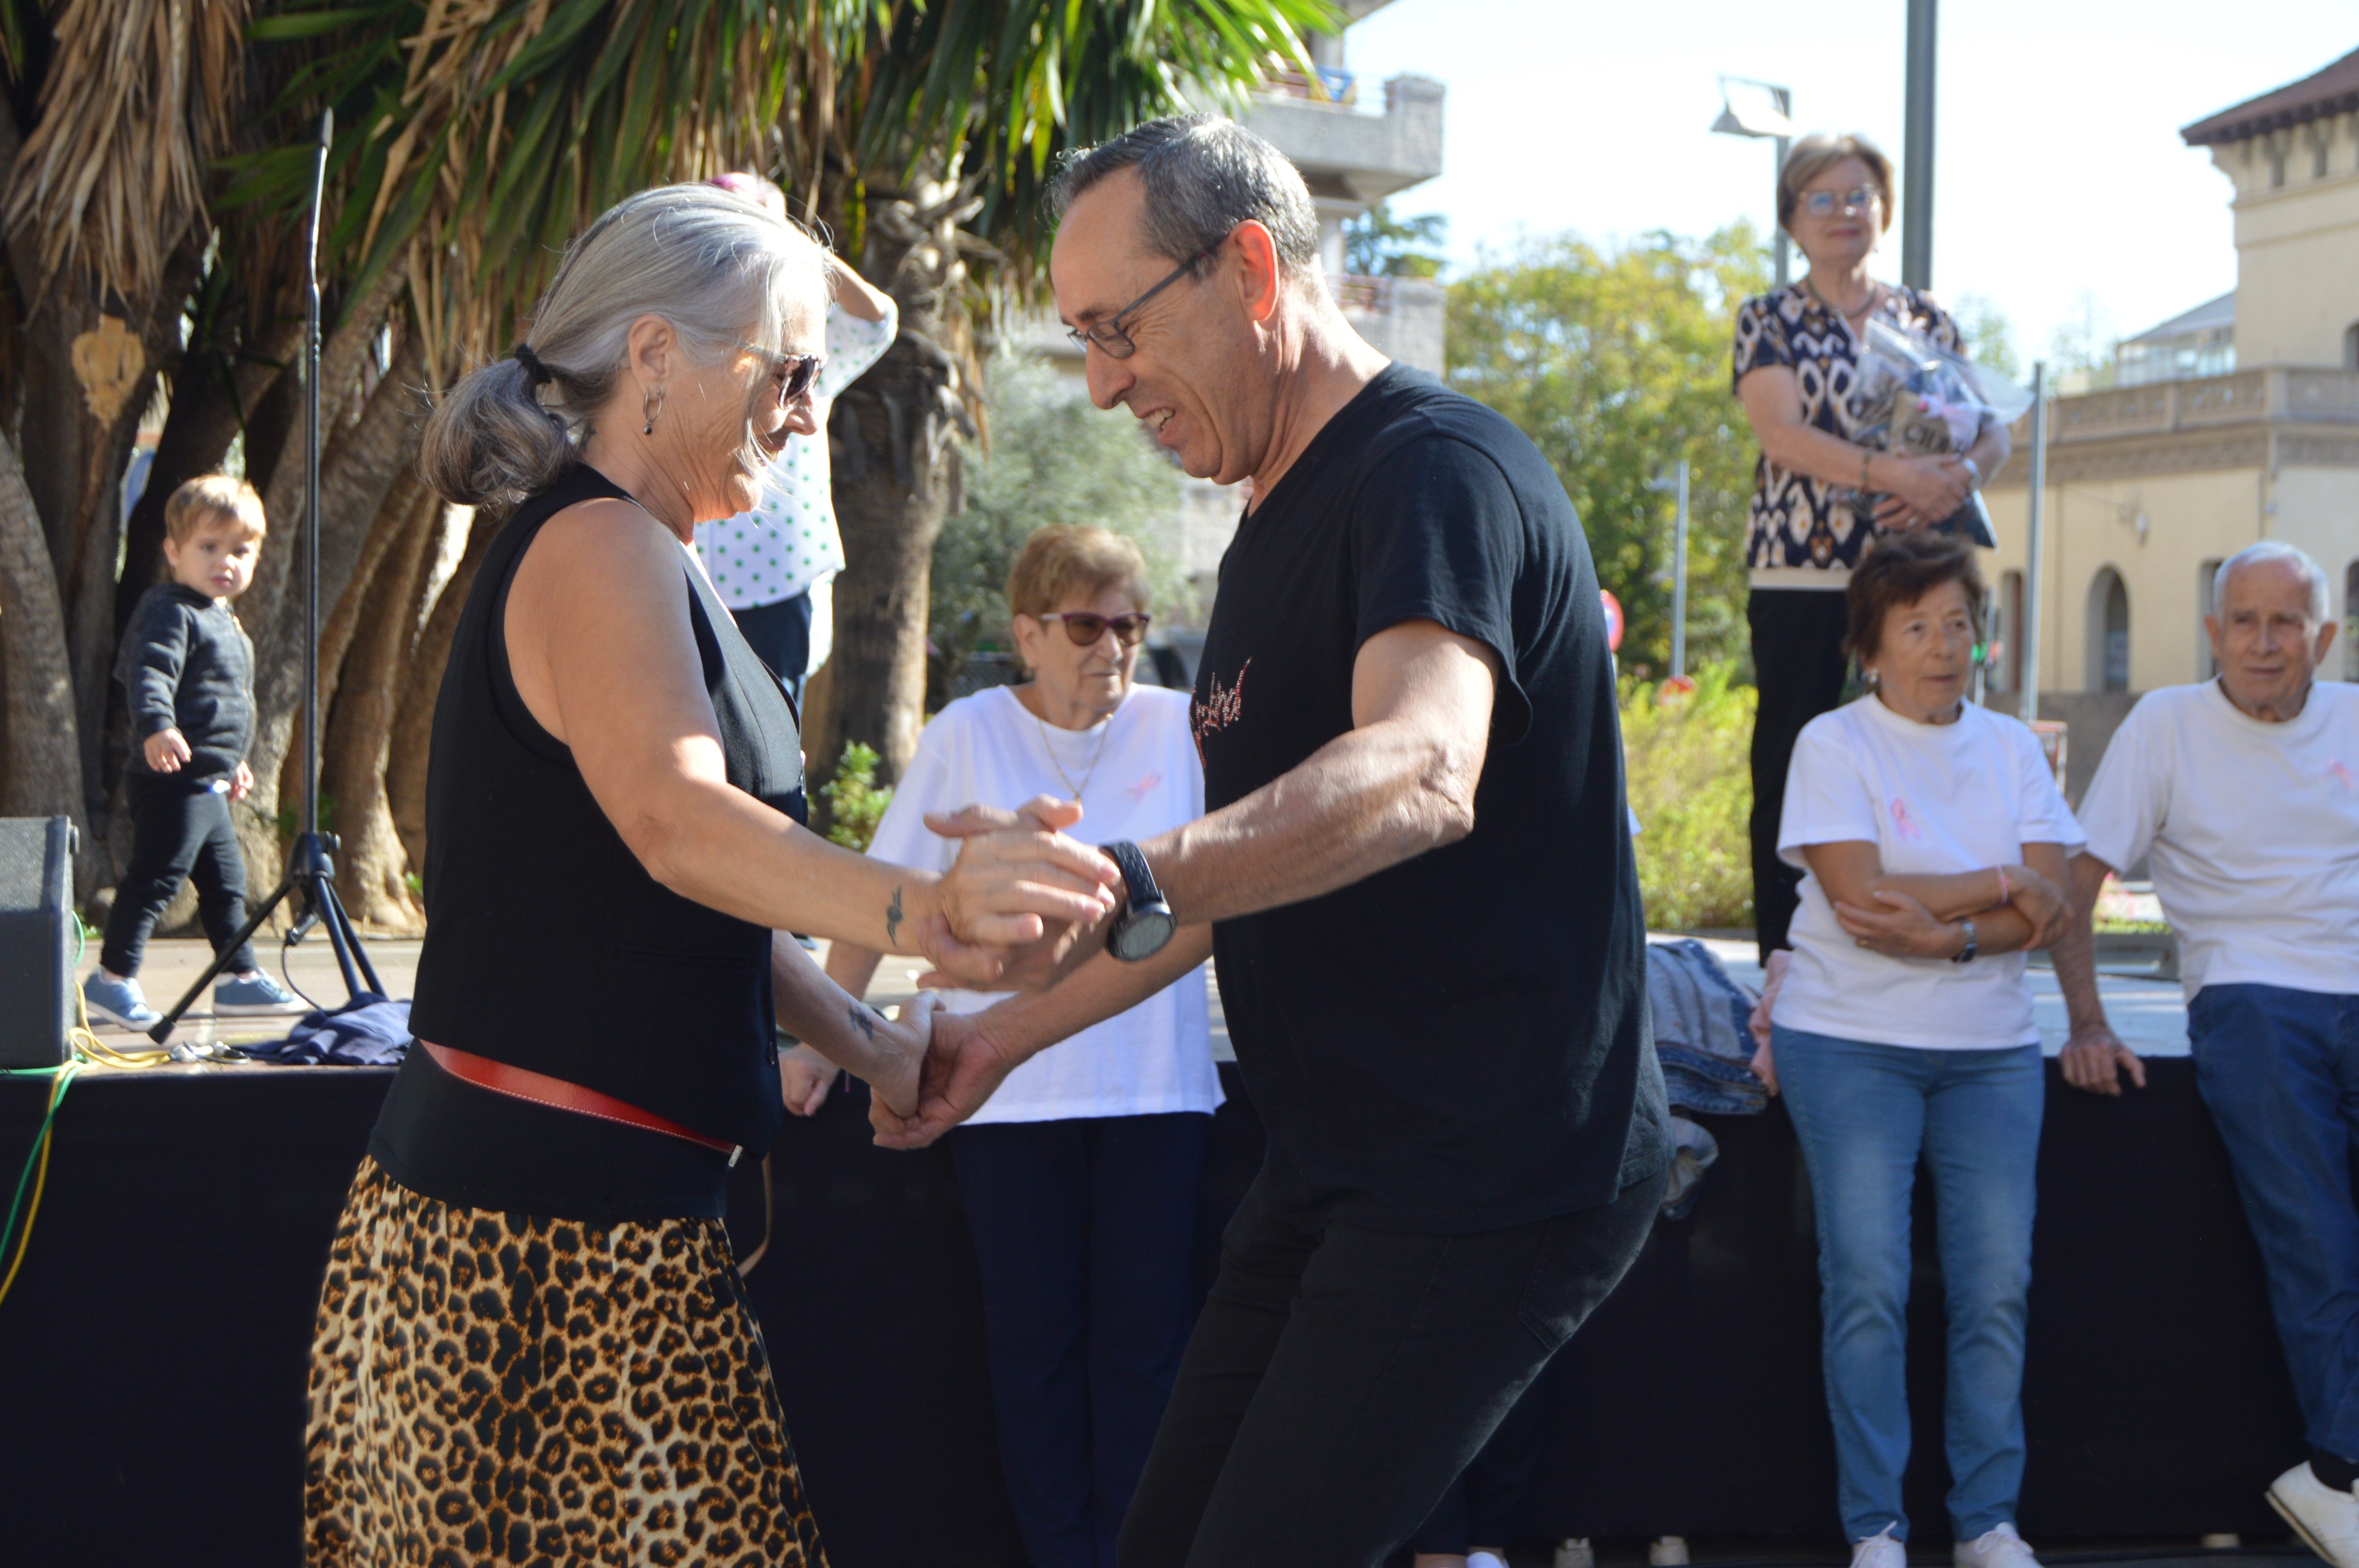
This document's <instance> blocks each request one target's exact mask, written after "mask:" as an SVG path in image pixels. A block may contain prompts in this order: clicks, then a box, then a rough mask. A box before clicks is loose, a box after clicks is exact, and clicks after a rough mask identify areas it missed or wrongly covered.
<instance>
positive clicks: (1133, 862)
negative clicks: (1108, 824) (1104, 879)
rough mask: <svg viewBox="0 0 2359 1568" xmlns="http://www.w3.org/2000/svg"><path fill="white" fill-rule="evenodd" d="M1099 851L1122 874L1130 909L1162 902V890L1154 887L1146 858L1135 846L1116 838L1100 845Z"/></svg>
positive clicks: (1152, 873) (1153, 877) (1127, 840)
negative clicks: (1127, 892) (1109, 842)
mask: <svg viewBox="0 0 2359 1568" xmlns="http://www.w3.org/2000/svg"><path fill="white" fill-rule="evenodd" d="M1098 849H1099V850H1100V851H1101V852H1102V853H1103V855H1104V856H1105V858H1106V859H1107V860H1112V861H1113V862H1114V869H1115V870H1116V871H1120V872H1121V873H1122V880H1123V883H1124V885H1125V887H1126V888H1127V889H1128V890H1129V892H1130V907H1131V908H1133V909H1138V908H1142V907H1144V906H1145V905H1147V904H1150V903H1162V902H1163V890H1162V889H1161V888H1159V887H1157V886H1156V885H1155V873H1154V872H1153V871H1149V870H1147V857H1146V856H1145V855H1144V854H1142V853H1140V852H1139V848H1138V846H1137V845H1136V844H1134V843H1132V842H1131V841H1130V840H1129V839H1127V838H1117V839H1115V840H1114V842H1113V843H1111V844H1101V845H1099V846H1098Z"/></svg>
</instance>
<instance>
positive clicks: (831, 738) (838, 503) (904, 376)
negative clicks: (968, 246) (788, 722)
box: [804, 189, 967, 784]
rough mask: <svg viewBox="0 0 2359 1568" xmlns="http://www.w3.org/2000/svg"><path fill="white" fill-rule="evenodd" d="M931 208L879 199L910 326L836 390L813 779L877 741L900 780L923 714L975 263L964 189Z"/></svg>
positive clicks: (874, 244) (808, 738)
mask: <svg viewBox="0 0 2359 1568" xmlns="http://www.w3.org/2000/svg"><path fill="white" fill-rule="evenodd" d="M924 199H925V200H928V202H929V205H928V206H927V207H925V208H923V209H920V208H919V207H918V206H916V205H913V204H912V203H910V202H908V201H892V202H882V203H878V204H876V205H875V207H874V208H873V209H872V213H871V221H870V224H869V233H870V240H871V243H870V249H869V256H868V265H866V266H865V267H864V269H863V270H864V271H865V272H867V273H868V274H869V275H870V276H876V277H882V278H886V279H888V280H889V281H888V282H886V285H885V287H886V288H887V289H888V291H889V292H890V293H891V294H892V295H893V297H894V300H895V303H896V304H897V305H898V306H899V308H900V315H901V333H900V336H899V337H898V338H897V339H896V340H895V341H894V343H893V346H892V348H890V349H889V350H887V351H886V353H885V357H884V358H883V359H881V360H879V361H877V362H876V363H875V365H874V366H873V367H871V368H870V370H869V371H868V373H866V374H865V375H864V376H862V377H861V378H860V379H859V380H858V381H856V382H854V383H853V384H852V385H851V386H850V387H848V388H846V389H845V391H844V393H843V395H842V396H840V397H838V398H837V399H836V402H835V409H834V412H833V414H832V416H831V418H830V422H829V431H830V436H831V440H830V443H829V444H830V447H831V448H832V450H833V451H835V452H836V453H838V454H840V455H839V456H838V457H837V460H836V464H835V514H836V522H837V524H838V526H839V527H841V528H842V530H843V556H844V568H843V574H842V575H841V576H839V577H838V578H837V579H835V651H834V652H833V653H832V654H830V655H829V657H828V662H827V666H826V668H825V669H824V670H823V671H822V672H821V676H822V677H823V680H824V684H823V687H821V690H820V691H819V692H818V693H817V694H816V695H817V697H818V698H819V700H816V701H814V702H812V703H811V704H810V707H809V708H808V710H807V712H806V716H805V723H804V749H805V753H806V755H807V756H808V757H809V759H810V773H811V776H812V779H813V782H814V784H817V783H818V782H820V781H823V780H825V779H828V778H832V777H833V776H834V773H835V765H836V762H837V760H838V758H839V757H840V756H841V755H842V753H843V748H844V746H845V745H846V744H847V743H849V742H851V741H862V742H864V743H865V744H866V745H869V746H872V747H874V748H875V751H876V754H877V757H878V767H877V779H878V782H880V783H890V782H892V781H893V780H895V779H897V778H898V777H900V774H901V770H902V769H903V768H904V767H906V766H908V761H909V757H910V754H911V753H912V752H915V751H916V750H917V746H918V731H919V729H920V728H921V727H922V726H923V724H924V722H925V697H926V607H927V597H928V591H929V579H930V578H931V574H932V565H933V554H934V536H935V535H937V534H939V533H940V532H941V526H942V519H943V518H944V517H945V516H947V515H949V512H950V507H951V500H952V497H953V493H954V492H955V491H956V489H957V477H958V476H957V462H958V442H957V433H958V430H959V427H961V426H962V424H964V423H965V422H966V417H967V416H966V414H965V409H964V402H963V397H962V394H963V393H964V392H965V391H966V390H967V389H966V386H965V380H964V377H963V375H962V373H961V369H960V366H961V362H962V358H963V356H962V354H961V353H960V352H959V350H962V349H963V348H964V347H965V331H966V318H965V301H964V299H963V297H962V292H963V289H964V286H965V281H966V268H965V266H964V265H963V264H962V263H961V262H960V260H959V257H958V247H957V242H956V240H955V238H954V233H955V230H956V216H957V214H956V211H955V209H954V205H953V199H954V193H953V192H951V191H950V190H947V189H943V190H938V191H937V190H929V191H928V192H926V193H924Z"/></svg>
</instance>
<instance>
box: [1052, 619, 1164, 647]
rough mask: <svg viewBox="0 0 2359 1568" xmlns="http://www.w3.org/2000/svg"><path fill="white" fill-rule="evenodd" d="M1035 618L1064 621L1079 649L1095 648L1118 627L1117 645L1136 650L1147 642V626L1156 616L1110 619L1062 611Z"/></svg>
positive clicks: (1066, 633) (1115, 637)
mask: <svg viewBox="0 0 2359 1568" xmlns="http://www.w3.org/2000/svg"><path fill="white" fill-rule="evenodd" d="M1032 619H1033V620H1035V621H1039V622H1049V621H1061V622H1064V623H1065V635H1066V636H1068V637H1071V639H1072V640H1073V645H1074V646H1075V647H1080V648H1086V647H1089V646H1091V645H1093V643H1096V642H1097V640H1098V639H1099V638H1101V637H1103V636H1104V635H1105V634H1106V628H1107V627H1109V626H1111V627H1113V628H1114V640H1115V641H1116V642H1118V643H1121V644H1122V645H1123V646H1124V647H1125V648H1136V647H1137V646H1138V645H1139V644H1140V643H1144V642H1145V641H1147V622H1149V621H1152V620H1154V619H1155V617H1153V616H1152V615H1147V614H1142V613H1132V614H1129V615H1116V616H1114V617H1113V618H1112V619H1108V618H1107V617H1105V616H1103V615H1092V614H1090V613H1089V612H1088V611H1080V610H1060V611H1055V612H1054V613H1051V614H1048V615H1035V616H1034V617H1032Z"/></svg>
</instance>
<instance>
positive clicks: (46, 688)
mask: <svg viewBox="0 0 2359 1568" xmlns="http://www.w3.org/2000/svg"><path fill="white" fill-rule="evenodd" d="M0 705H5V720H6V724H7V740H8V750H7V755H6V757H5V766H0V816H71V817H72V818H73V820H74V823H75V825H76V826H77V827H82V828H84V829H85V831H84V833H83V836H82V855H81V857H80V860H81V861H82V862H89V863H92V864H94V863H95V862H96V860H97V859H98V857H97V853H96V851H97V848H98V846H97V845H96V844H95V843H94V842H92V839H91V838H90V835H89V833H88V831H87V828H88V817H87V816H86V815H85V814H84V812H83V810H82V748H81V742H80V741H79V739H78V738H77V736H76V734H75V730H74V725H75V714H74V700H73V677H72V676H71V673H70V670H69V667H68V665H67V662H66V621H65V611H64V608H63V606H61V605H60V603H59V601H58V579H57V574H56V572H55V571H54V570H52V569H51V568H50V565H49V542H48V541H47V540H46V539H45V538H43V537H42V534H41V519H40V514H38V512H36V511H35V510H34V506H33V494H32V492H31V491H30V490H28V489H27V487H26V484H25V470H24V469H23V468H22V467H20V466H19V465H18V463H17V461H16V448H14V447H13V446H11V445H9V443H8V441H7V439H6V438H5V437H0ZM75 880H76V883H77V887H76V892H77V896H82V897H86V896H88V893H89V892H90V891H91V890H88V889H85V888H82V887H81V886H80V883H81V882H82V880H83V871H82V865H80V864H78V865H77V867H76V879H75Z"/></svg>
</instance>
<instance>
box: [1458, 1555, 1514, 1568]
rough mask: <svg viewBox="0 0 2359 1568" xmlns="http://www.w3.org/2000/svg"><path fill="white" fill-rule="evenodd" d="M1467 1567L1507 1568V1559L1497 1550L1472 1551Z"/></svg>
mask: <svg viewBox="0 0 2359 1568" xmlns="http://www.w3.org/2000/svg"><path fill="white" fill-rule="evenodd" d="M1466 1568H1507V1560H1506V1558H1504V1557H1502V1556H1500V1555H1499V1554H1498V1553H1497V1552H1468V1553H1467V1554H1466Z"/></svg>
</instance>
